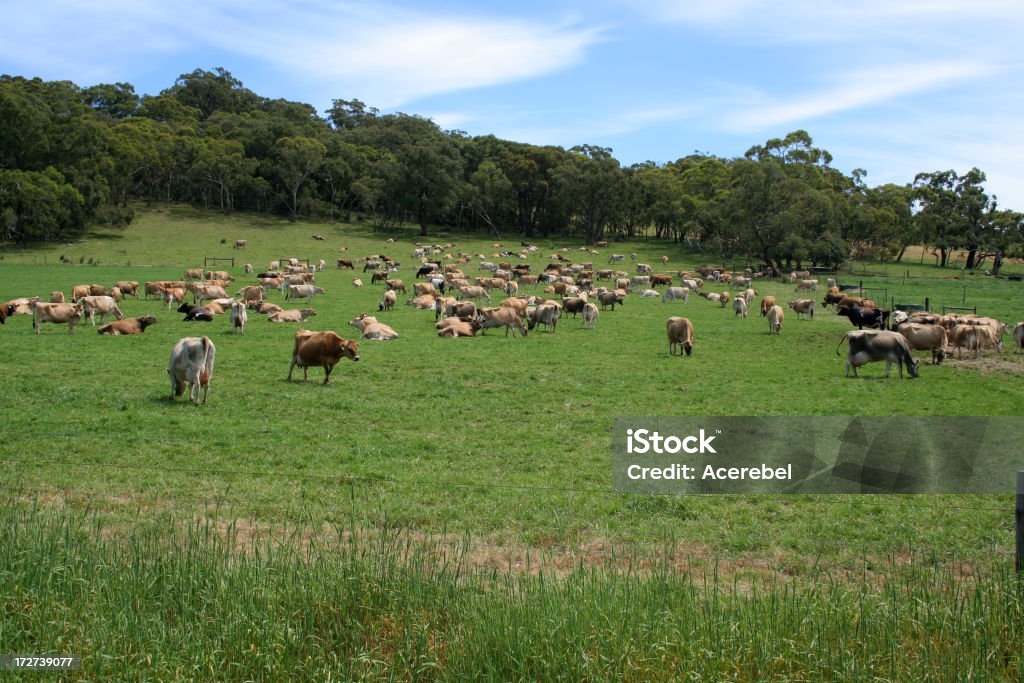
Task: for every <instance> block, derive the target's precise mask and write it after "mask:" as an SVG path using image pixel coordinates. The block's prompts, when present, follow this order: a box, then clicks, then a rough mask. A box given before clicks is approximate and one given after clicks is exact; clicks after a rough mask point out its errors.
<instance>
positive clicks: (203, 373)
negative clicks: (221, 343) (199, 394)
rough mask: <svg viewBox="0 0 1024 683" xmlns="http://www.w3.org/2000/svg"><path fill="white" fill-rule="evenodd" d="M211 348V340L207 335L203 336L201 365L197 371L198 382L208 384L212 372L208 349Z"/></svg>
mask: <svg viewBox="0 0 1024 683" xmlns="http://www.w3.org/2000/svg"><path fill="white" fill-rule="evenodd" d="M212 348H213V342H212V341H210V338H209V337H206V336H204V337H203V367H202V369H201V370H200V371H199V373H200V383H201V384H208V383H209V381H210V375H211V374H212V371H213V368H212V367H211V366H212V363H211V362H210V350H211V349H212Z"/></svg>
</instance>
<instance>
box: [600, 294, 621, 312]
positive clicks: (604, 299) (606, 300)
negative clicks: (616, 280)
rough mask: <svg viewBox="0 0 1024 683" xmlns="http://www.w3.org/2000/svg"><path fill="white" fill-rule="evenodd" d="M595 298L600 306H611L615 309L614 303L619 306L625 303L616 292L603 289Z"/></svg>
mask: <svg viewBox="0 0 1024 683" xmlns="http://www.w3.org/2000/svg"><path fill="white" fill-rule="evenodd" d="M597 300H598V302H599V303H600V304H601V308H607V307H608V306H611V307H612V310H613V311H614V310H615V304H618V305H620V306H622V305H624V304H625V299H624V298H623V297H622V295H620V294H619V293H618V292H610V291H605V292H601V293H600V294H598V295H597Z"/></svg>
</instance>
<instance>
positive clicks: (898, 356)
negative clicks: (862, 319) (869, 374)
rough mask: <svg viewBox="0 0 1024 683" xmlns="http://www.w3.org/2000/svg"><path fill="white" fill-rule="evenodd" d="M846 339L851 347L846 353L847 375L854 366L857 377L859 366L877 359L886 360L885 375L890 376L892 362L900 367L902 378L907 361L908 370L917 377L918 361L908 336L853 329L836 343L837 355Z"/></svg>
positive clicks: (854, 374)
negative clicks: (912, 353)
mask: <svg viewBox="0 0 1024 683" xmlns="http://www.w3.org/2000/svg"><path fill="white" fill-rule="evenodd" d="M844 341H848V342H849V344H850V348H849V350H848V351H847V353H846V376H847V377H849V376H850V368H853V376H854V377H857V368H859V367H860V366H862V365H866V364H868V363H872V362H876V361H882V360H884V361H885V376H886V377H888V376H889V372H890V370H891V369H892V364H893V363H896V365H897V366H898V367H899V371H900V378H901V379H902V378H903V364H904V363H906V365H907V370H908V372H909V373H910V376H911V377H917V376H918V372H917V361H915V360H914V357H913V356H912V355H911V353H910V345H909V344H908V343H907V339H906V337H904V336H903V335H901V334H898V333H896V332H891V331H889V330H851V331H850V332H847V333H846V334H845V335H843V338H842V339H840V340H839V344H837V345H836V355H839V347H840V346H842V344H843V342H844Z"/></svg>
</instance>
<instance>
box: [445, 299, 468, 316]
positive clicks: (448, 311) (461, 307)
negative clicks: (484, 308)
mask: <svg viewBox="0 0 1024 683" xmlns="http://www.w3.org/2000/svg"><path fill="white" fill-rule="evenodd" d="M444 315H445V317H447V318H451V317H459V318H472V319H476V304H475V303H474V302H472V301H456V300H448V301H447V302H446V303H445V307H444Z"/></svg>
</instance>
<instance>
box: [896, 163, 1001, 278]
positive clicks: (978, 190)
mask: <svg viewBox="0 0 1024 683" xmlns="http://www.w3.org/2000/svg"><path fill="white" fill-rule="evenodd" d="M984 182H985V174H984V173H983V172H981V171H979V170H978V169H977V168H972V169H971V170H970V171H968V172H967V173H965V174H964V175H962V176H959V175H957V174H956V171H952V170H949V171H936V172H933V173H918V174H917V176H916V177H915V178H914V188H915V190H916V193H915V199H916V201H917V206H918V213H917V220H918V221H919V223H920V224H921V225H922V228H923V232H924V235H925V238H926V239H928V240H929V241H930V242H931V244H933V245H934V246H935V248H936V249H937V250H938V251H939V256H940V263H939V265H940V267H945V266H946V264H947V262H948V259H949V253H950V250H952V249H966V250H967V262H966V263H965V264H964V267H965V268H967V269H969V270H973V269H974V268H975V266H976V261H977V256H978V251H979V249H981V248H982V247H983V246H984V245H985V244H986V242H987V241H988V240H989V238H990V237H991V236H992V233H993V231H994V227H995V226H994V222H993V215H994V213H995V210H996V199H995V197H989V196H988V194H987V193H986V192H985V190H984V189H983V188H982V183H984Z"/></svg>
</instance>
